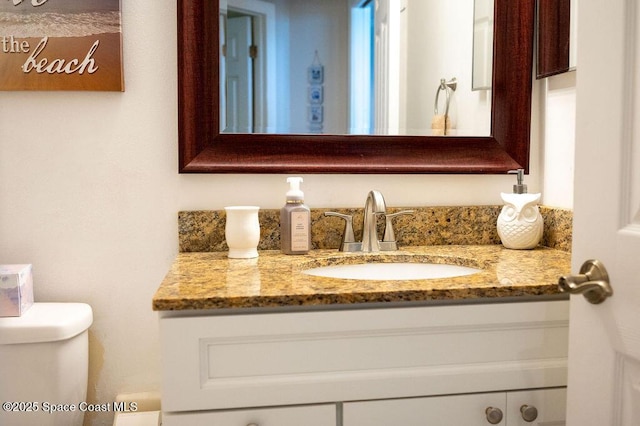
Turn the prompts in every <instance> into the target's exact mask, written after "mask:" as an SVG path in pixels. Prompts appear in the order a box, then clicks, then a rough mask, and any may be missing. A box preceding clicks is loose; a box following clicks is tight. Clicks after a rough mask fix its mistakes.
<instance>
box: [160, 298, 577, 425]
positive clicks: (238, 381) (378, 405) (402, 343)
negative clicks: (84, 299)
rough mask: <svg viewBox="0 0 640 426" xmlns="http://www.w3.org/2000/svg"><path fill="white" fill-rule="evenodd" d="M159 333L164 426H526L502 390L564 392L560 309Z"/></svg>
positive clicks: (367, 316)
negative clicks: (491, 418) (491, 411)
mask: <svg viewBox="0 0 640 426" xmlns="http://www.w3.org/2000/svg"><path fill="white" fill-rule="evenodd" d="M160 332H161V345H162V362H163V370H162V410H163V425H165V426H171V425H199V424H216V425H224V426H226V425H230V426H231V425H239V426H246V425H247V424H251V423H254V424H259V425H261V426H265V425H266V426H269V425H271V424H273V425H276V424H277V425H278V426H283V425H288V424H293V423H302V424H312V425H318V426H320V425H336V424H337V425H340V424H341V422H344V423H343V424H344V426H356V425H376V424H385V425H390V424H402V425H411V424H418V423H416V421H417V419H419V418H422V420H421V421H424V420H425V419H441V418H443V417H440V415H441V411H442V410H444V411H447V412H449V413H450V415H460V416H470V417H462V418H460V419H458V420H456V421H454V422H452V423H433V424H439V425H440V424H443V425H446V424H451V425H460V424H464V425H474V424H479V425H480V424H484V425H486V424H489V423H488V422H487V421H486V415H485V412H484V410H485V409H486V408H487V407H488V406H494V407H496V408H500V410H501V411H502V413H503V415H504V417H505V419H509V422H508V423H505V421H504V420H503V422H502V423H498V424H503V425H504V424H509V425H519V424H528V425H529V424H536V423H518V422H517V415H516V414H512V411H513V410H516V409H517V410H519V409H520V407H521V405H526V404H529V405H530V404H531V403H529V402H526V401H525V400H527V401H528V399H527V398H523V399H522V401H525V402H520V400H518V402H514V403H513V404H511V403H510V399H514V398H515V396H516V395H525V393H522V394H520V393H519V392H514V391H517V390H530V389H535V391H531V392H530V393H531V394H532V395H534V394H536V392H542V393H539V395H547V393H546V392H552V393H553V392H563V389H560V390H557V389H552V388H559V387H563V386H566V369H567V364H566V363H567V350H568V347H567V337H568V302H567V301H544V302H542V301H541V302H526V303H493V304H464V305H434V306H419V307H415V306H414V307H398V306H397V305H396V307H388V308H386V307H385V308H375V309H333V310H315V311H300V310H297V311H295V310H291V311H287V310H283V311H280V312H270V313H265V312H264V311H263V310H260V309H255V310H251V311H246V310H238V311H235V312H234V311H231V312H226V313H225V314H223V315H221V314H218V313H217V312H216V311H214V310H212V311H195V310H194V311H182V312H181V311H176V312H173V311H163V312H161V314H160ZM527 392H529V391H527ZM541 398H542V399H541V400H545V397H541ZM550 400H556V399H554V398H551V399H550ZM558 400H559V399H558ZM463 402H464V403H465V404H463ZM387 404H388V405H387ZM423 404H424V405H423ZM518 404H520V405H518ZM534 404H538V405H539V406H536V407H537V409H538V410H539V412H540V413H542V410H541V408H540V407H541V406H542V405H541V404H542V403H541V402H535V403H534ZM465 406H469V407H471V409H469V410H467V409H466V408H465V409H463V407H465ZM516 406H517V407H516ZM387 407H389V408H387ZM420 407H423V408H420ZM562 407H564V405H562ZM478 410H480V414H478ZM545 411H546V410H545ZM368 412H373V413H376V412H377V413H378V414H376V415H373V417H372V420H371V422H370V421H369V420H365V418H360V416H365V415H367V414H366V413H368ZM513 412H514V413H515V411H513ZM261 413H262V415H273V416H275V417H273V419H275V420H268V421H264V422H263V421H256V420H254V417H252V415H253V414H256V415H258V414H261ZM385 413H386V415H387V416H390V417H386V418H385V417H384V415H385ZM423 415H424V416H426V417H422V416H423ZM279 416H284V417H279ZM403 416H407V417H403ZM412 416H416V421H413V420H412V419H413V418H414V417H412ZM476 417H477V423H473V422H474V421H476V420H464V419H471V418H473V419H476ZM270 418H271V417H270ZM405 418H406V421H402V420H401V419H405ZM375 419H377V423H376V422H375V421H374V420H375ZM383 419H386V421H383ZM399 419H400V420H399ZM482 421H484V423H482ZM554 421H555V420H554ZM557 421H558V422H559V423H558V424H562V423H561V422H562V421H563V419H561V418H559V420H557ZM412 422H413V423H412ZM423 424H424V423H423ZM426 424H432V423H429V422H427V423H426ZM544 424H546V423H540V425H544Z"/></svg>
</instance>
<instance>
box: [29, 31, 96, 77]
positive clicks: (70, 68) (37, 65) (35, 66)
mask: <svg viewBox="0 0 640 426" xmlns="http://www.w3.org/2000/svg"><path fill="white" fill-rule="evenodd" d="M48 41H49V37H44V38H42V40H40V42H39V43H38V45H37V46H36V48H35V49H34V50H33V52H32V53H31V54H30V55H29V57H28V58H27V60H26V61H25V63H24V65H22V72H24V73H29V72H31V71H32V70H35V71H36V73H38V74H42V73H48V74H73V73H76V72H77V73H78V74H84V72H85V71H86V72H87V73H89V74H93V73H94V72H96V71H98V67H97V66H96V63H95V60H94V59H93V58H92V56H93V54H94V52H95V51H96V49H97V48H98V46H99V45H100V40H96V41H95V43H93V45H92V46H91V48H90V49H89V52H87V55H86V56H85V58H84V59H83V60H82V62H80V60H79V59H72V60H70V61H66V60H64V59H59V58H58V59H54V60H52V61H51V62H49V60H48V59H47V58H42V59H40V60H39V61H38V60H37V59H38V55H40V53H42V51H43V50H44V49H45V47H46V46H47V42H48Z"/></svg>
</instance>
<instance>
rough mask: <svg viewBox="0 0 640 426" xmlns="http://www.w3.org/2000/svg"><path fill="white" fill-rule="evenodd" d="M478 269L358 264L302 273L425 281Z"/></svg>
mask: <svg viewBox="0 0 640 426" xmlns="http://www.w3.org/2000/svg"><path fill="white" fill-rule="evenodd" d="M480 271H481V270H480V269H476V268H470V267H467V266H459V265H451V264H441V263H409V262H402V263H380V262H375V263H359V264H356V265H334V266H323V267H320V268H312V269H307V270H305V271H302V272H303V273H305V274H307V275H315V276H318V277H328V278H342V279H351V280H426V279H434V278H451V277H461V276H464V275H471V274H475V273H476V272H480Z"/></svg>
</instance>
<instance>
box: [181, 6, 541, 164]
mask: <svg viewBox="0 0 640 426" xmlns="http://www.w3.org/2000/svg"><path fill="white" fill-rule="evenodd" d="M534 2H535V0H518V1H510V0H495V21H494V41H493V43H494V60H493V83H492V84H493V86H492V91H491V93H492V109H491V136H487V137H480V136H473V137H455V136H446V137H437V136H382V135H380V136H377V135H376V136H362V135H281V134H226V133H220V128H219V111H218V99H219V87H220V84H219V63H218V52H219V34H218V15H219V6H218V0H178V125H179V135H178V136H179V142H178V145H179V163H180V164H179V170H180V173H363V174H364V173H370V174H392V173H395V174H397V173H407V174H416V173H451V174H454V173H483V174H498V173H505V172H507V171H508V170H513V169H517V168H524V169H525V170H528V168H529V138H530V127H531V88H532V66H533V28H534V13H535V5H534ZM470 25H471V23H470Z"/></svg>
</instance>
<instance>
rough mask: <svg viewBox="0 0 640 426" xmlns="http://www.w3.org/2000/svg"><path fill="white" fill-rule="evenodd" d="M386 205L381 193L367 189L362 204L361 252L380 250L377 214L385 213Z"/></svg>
mask: <svg viewBox="0 0 640 426" xmlns="http://www.w3.org/2000/svg"><path fill="white" fill-rule="evenodd" d="M386 212H387V206H386V205H385V203H384V197H383V196H382V193H381V192H380V191H377V190H375V189H374V190H373V191H369V195H367V201H366V202H365V204H364V220H363V222H362V247H361V249H360V251H363V252H367V253H368V252H377V251H380V241H379V240H378V227H377V220H376V215H377V214H385V213H386Z"/></svg>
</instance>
